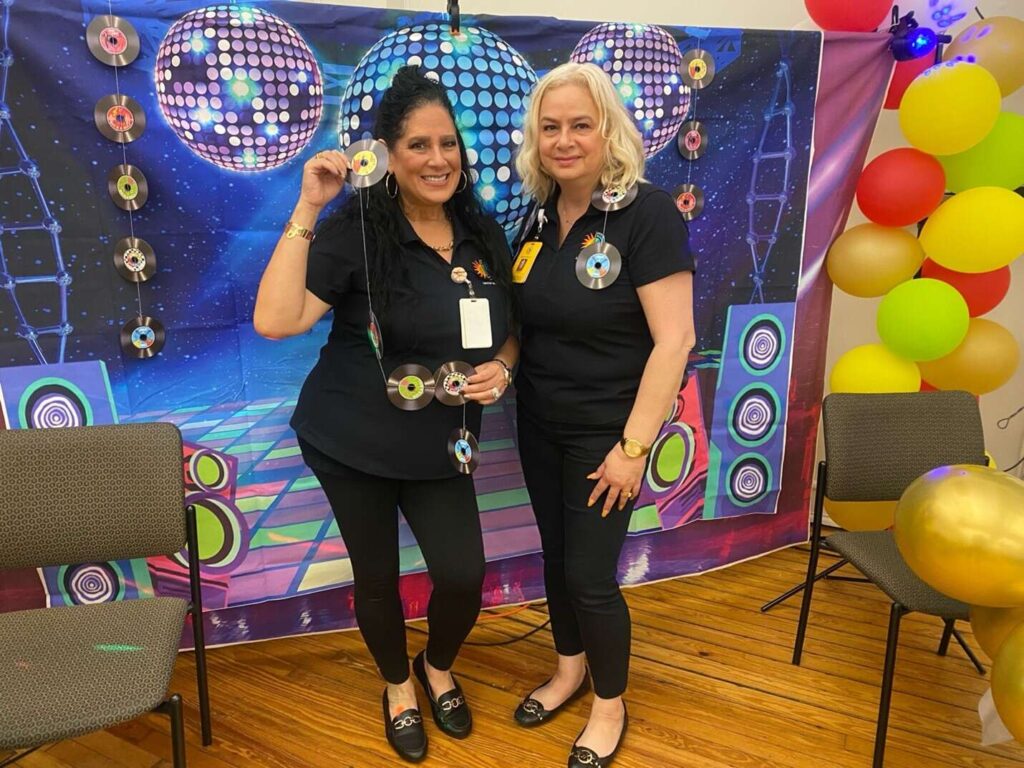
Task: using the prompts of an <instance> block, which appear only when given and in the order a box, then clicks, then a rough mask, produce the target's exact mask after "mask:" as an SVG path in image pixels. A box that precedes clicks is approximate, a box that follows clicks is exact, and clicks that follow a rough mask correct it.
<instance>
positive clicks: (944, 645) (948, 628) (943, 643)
mask: <svg viewBox="0 0 1024 768" xmlns="http://www.w3.org/2000/svg"><path fill="white" fill-rule="evenodd" d="M955 623H956V622H955V620H954V619H946V622H945V624H946V625H945V627H943V630H942V640H940V641H939V650H938V651H936V653H938V654H939V656H945V655H946V653H947V652H948V651H949V641H950V640H952V639H953V630H954V624H955Z"/></svg>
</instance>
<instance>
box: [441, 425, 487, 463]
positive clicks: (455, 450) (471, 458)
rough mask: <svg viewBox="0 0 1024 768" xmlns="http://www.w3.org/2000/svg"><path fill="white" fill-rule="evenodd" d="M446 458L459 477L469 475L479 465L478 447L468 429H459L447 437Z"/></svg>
mask: <svg viewBox="0 0 1024 768" xmlns="http://www.w3.org/2000/svg"><path fill="white" fill-rule="evenodd" d="M448 458H449V459H451V460H452V466H453V467H455V469H457V470H458V471H459V474H461V475H471V474H473V470H474V469H476V467H477V464H479V463H480V445H479V443H477V441H476V437H475V436H474V435H473V433H472V432H470V431H469V430H468V429H464V428H462V427H459V428H458V429H455V430H453V431H452V433H451V434H450V435H449V436H448Z"/></svg>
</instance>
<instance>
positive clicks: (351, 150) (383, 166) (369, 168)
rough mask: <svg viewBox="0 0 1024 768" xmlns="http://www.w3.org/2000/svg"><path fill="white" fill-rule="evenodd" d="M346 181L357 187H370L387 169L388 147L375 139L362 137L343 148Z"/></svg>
mask: <svg viewBox="0 0 1024 768" xmlns="http://www.w3.org/2000/svg"><path fill="white" fill-rule="evenodd" d="M345 157H347V158H348V179H347V181H348V183H349V184H351V185H352V186H353V187H356V188H357V189H365V188H366V187H372V186H373V185H374V184H376V183H377V182H378V181H380V180H381V179H383V178H384V174H385V173H387V171H388V148H387V147H386V146H384V144H383V143H381V142H379V141H377V140H376V139H363V140H362V141H357V142H356V143H355V144H352V145H350V146H349V147H348V148H347V149H346V150H345Z"/></svg>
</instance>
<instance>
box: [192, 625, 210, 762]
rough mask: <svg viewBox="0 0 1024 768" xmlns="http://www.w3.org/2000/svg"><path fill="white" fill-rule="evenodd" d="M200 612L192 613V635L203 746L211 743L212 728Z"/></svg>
mask: <svg viewBox="0 0 1024 768" xmlns="http://www.w3.org/2000/svg"><path fill="white" fill-rule="evenodd" d="M202 623H203V619H202V615H201V614H197V613H196V612H195V611H193V613H192V636H193V639H194V641H195V651H196V686H197V687H198V689H199V724H200V730H202V733H203V746H204V747H208V746H210V745H211V744H212V743H213V729H212V726H211V724H210V687H209V682H208V679H207V672H206V641H205V638H204V637H203V626H202Z"/></svg>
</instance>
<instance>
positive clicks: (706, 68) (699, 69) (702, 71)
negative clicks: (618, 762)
mask: <svg viewBox="0 0 1024 768" xmlns="http://www.w3.org/2000/svg"><path fill="white" fill-rule="evenodd" d="M679 74H680V75H681V76H682V78H683V82H684V83H685V84H686V85H688V86H690V87H691V88H696V89H697V90H700V89H701V88H707V87H708V86H709V85H711V82H712V81H713V80H714V79H715V57H714V56H712V55H711V51H705V50H702V49H700V48H694V49H692V50H689V51H687V52H686V53H684V54H683V63H682V65H681V66H680V67H679Z"/></svg>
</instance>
